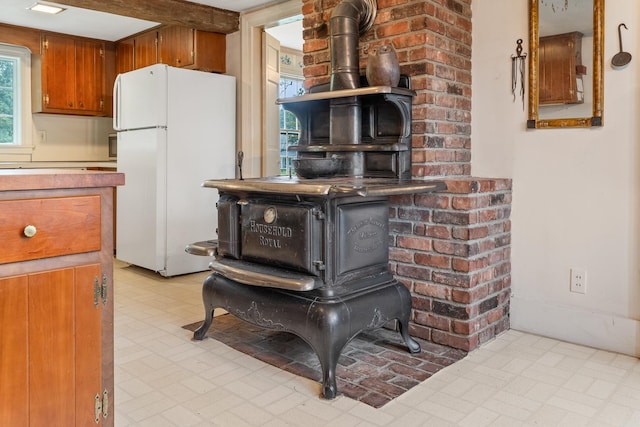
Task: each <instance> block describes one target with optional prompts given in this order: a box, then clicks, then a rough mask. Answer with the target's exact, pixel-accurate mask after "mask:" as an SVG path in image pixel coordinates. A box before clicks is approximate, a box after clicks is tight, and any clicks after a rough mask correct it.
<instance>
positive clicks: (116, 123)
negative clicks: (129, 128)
mask: <svg viewBox="0 0 640 427" xmlns="http://www.w3.org/2000/svg"><path fill="white" fill-rule="evenodd" d="M119 95H120V74H118V76H117V77H116V81H115V83H114V85H113V130H116V131H118V130H122V129H120V96H119Z"/></svg>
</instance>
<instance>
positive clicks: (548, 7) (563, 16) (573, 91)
mask: <svg viewBox="0 0 640 427" xmlns="http://www.w3.org/2000/svg"><path fill="white" fill-rule="evenodd" d="M529 10H530V15H529V50H530V53H529V120H528V121H527V128H530V129H540V128H562V127H590V126H602V118H603V90H604V81H603V61H604V58H603V50H604V46H603V28H604V0H529Z"/></svg>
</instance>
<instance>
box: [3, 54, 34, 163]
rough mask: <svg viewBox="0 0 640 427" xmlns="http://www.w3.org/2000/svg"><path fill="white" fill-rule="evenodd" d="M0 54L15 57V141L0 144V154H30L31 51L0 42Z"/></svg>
mask: <svg viewBox="0 0 640 427" xmlns="http://www.w3.org/2000/svg"><path fill="white" fill-rule="evenodd" d="M0 55H2V56H6V57H11V58H16V59H17V60H18V61H17V68H18V72H17V73H16V76H15V77H16V80H17V84H16V91H17V92H18V93H17V96H16V98H15V99H16V100H17V107H18V108H17V111H16V113H17V115H16V116H15V118H16V120H17V126H16V127H15V129H16V132H17V137H18V139H17V141H15V140H14V142H13V143H3V144H0V154H31V153H32V152H33V118H32V115H31V51H30V50H29V49H28V48H26V47H24V46H16V45H11V44H6V43H0Z"/></svg>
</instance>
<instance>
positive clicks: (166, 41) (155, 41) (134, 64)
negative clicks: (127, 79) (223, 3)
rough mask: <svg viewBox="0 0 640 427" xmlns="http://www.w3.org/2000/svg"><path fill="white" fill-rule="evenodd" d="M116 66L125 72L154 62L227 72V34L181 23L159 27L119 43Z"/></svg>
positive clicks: (121, 71)
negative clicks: (202, 29) (181, 24)
mask: <svg viewBox="0 0 640 427" xmlns="http://www.w3.org/2000/svg"><path fill="white" fill-rule="evenodd" d="M116 50H117V54H116V61H117V65H116V69H117V70H118V73H123V72H127V71H131V70H136V69H138V68H142V67H146V66H148V65H153V64H158V63H160V64H167V65H171V66H173V67H180V68H188V69H192V70H200V71H207V72H216V73H224V72H226V62H225V56H226V36H225V35H224V34H218V33H212V32H207V31H200V30H196V29H193V28H188V27H181V26H176V25H172V26H166V27H160V28H157V29H154V30H151V31H147V32H145V33H142V34H139V35H137V36H135V37H131V38H128V39H125V40H121V41H119V42H118V43H117V44H116Z"/></svg>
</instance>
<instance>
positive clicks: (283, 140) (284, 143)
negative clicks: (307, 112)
mask: <svg viewBox="0 0 640 427" xmlns="http://www.w3.org/2000/svg"><path fill="white" fill-rule="evenodd" d="M285 80H289V81H296V82H297V87H298V88H299V89H302V90H303V91H304V77H303V76H297V75H293V74H289V73H281V74H280V82H279V85H282V83H283V81H285ZM280 95H281V96H280V97H281V98H285V97H290V96H292V95H288V94H283V93H280ZM298 95H301V94H300V93H296V94H295V95H293V96H298ZM279 110H280V111H279V114H278V124H279V126H278V127H279V128H280V174H281V175H287V174H289V173H290V171H291V170H292V165H291V160H292V159H293V157H291V156H289V152H288V150H287V147H288V146H289V145H290V143H289V136H290V135H297V136H298V139H300V132H301V125H300V121H299V120H298V118H297V117H295V114H293V113H292V112H290V111H287V110H285V109H284V107H283V106H282V105H280V106H279ZM288 114H290V115H291V116H293V117H294V118H295V122H296V126H295V128H288V127H287V126H286V123H287V120H286V116H287V115H288ZM283 115H284V116H283ZM283 119H284V121H283ZM280 125H283V126H284V127H282V126H280ZM283 151H284V153H285V156H284V157H283V155H282V153H283Z"/></svg>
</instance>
